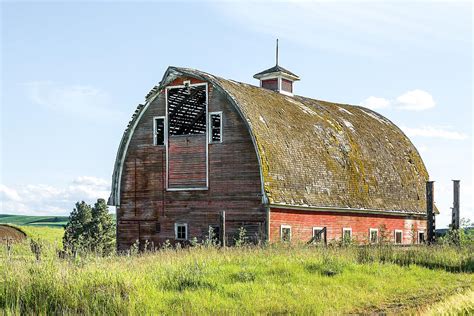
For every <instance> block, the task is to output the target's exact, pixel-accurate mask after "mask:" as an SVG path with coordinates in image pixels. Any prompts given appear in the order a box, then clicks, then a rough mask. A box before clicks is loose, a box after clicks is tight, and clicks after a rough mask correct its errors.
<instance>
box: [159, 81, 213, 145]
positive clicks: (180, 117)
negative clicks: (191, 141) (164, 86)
mask: <svg viewBox="0 0 474 316" xmlns="http://www.w3.org/2000/svg"><path fill="white" fill-rule="evenodd" d="M168 131H169V135H170V136H172V135H196V134H205V133H206V86H205V85H199V86H187V87H182V88H173V89H169V90H168Z"/></svg>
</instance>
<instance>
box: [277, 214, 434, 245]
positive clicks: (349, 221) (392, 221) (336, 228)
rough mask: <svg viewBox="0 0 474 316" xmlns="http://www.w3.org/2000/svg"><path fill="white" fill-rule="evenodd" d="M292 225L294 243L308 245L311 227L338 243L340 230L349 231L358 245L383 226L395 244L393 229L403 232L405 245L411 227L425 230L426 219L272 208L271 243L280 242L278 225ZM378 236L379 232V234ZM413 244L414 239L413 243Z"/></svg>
mask: <svg viewBox="0 0 474 316" xmlns="http://www.w3.org/2000/svg"><path fill="white" fill-rule="evenodd" d="M282 225H288V226H291V235H292V240H293V241H298V242H307V241H309V240H310V239H311V238H312V236H313V227H326V229H327V240H328V241H330V240H341V239H342V229H343V228H351V229H352V238H353V239H354V240H355V241H356V242H359V243H364V242H367V241H368V238H369V230H370V229H371V228H376V229H378V228H379V227H380V225H385V227H386V229H387V235H388V237H389V238H390V240H391V241H394V238H395V230H402V231H403V234H402V238H403V241H402V242H403V243H404V244H410V243H412V237H413V236H412V235H413V234H412V227H413V229H415V231H418V230H420V231H425V236H426V219H424V218H422V217H420V216H418V217H416V218H414V217H408V216H401V215H400V216H393V215H378V214H369V213H368V214H350V213H340V212H329V211H328V212H314V211H299V210H291V209H276V208H273V209H272V210H271V212H270V241H272V242H278V241H280V240H281V234H280V233H281V231H280V229H281V226H282ZM379 234H380V231H379ZM415 241H416V240H415Z"/></svg>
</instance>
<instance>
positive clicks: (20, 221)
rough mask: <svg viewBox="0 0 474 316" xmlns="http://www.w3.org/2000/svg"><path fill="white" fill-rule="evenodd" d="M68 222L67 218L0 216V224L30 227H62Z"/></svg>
mask: <svg viewBox="0 0 474 316" xmlns="http://www.w3.org/2000/svg"><path fill="white" fill-rule="evenodd" d="M68 220H69V217H68V216H29V215H8V214H0V223H2V224H14V225H23V226H24V225H30V226H49V227H64V226H66V224H67V222H68Z"/></svg>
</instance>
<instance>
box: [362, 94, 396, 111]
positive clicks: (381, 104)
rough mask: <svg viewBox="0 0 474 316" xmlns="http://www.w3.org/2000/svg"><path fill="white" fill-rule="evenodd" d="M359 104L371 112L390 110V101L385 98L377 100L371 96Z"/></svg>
mask: <svg viewBox="0 0 474 316" xmlns="http://www.w3.org/2000/svg"><path fill="white" fill-rule="evenodd" d="M359 104H360V105H362V106H363V107H366V108H369V109H371V110H378V109H384V108H388V107H389V106H390V101H389V100H387V99H384V98H377V97H374V96H371V97H368V98H367V99H365V100H364V101H362V102H360V103H359Z"/></svg>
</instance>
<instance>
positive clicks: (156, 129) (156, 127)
mask: <svg viewBox="0 0 474 316" xmlns="http://www.w3.org/2000/svg"><path fill="white" fill-rule="evenodd" d="M153 143H154V144H155V145H164V144H165V117H164V116H157V117H154V118H153Z"/></svg>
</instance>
